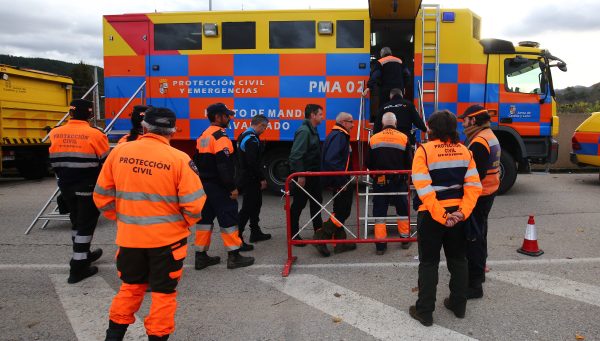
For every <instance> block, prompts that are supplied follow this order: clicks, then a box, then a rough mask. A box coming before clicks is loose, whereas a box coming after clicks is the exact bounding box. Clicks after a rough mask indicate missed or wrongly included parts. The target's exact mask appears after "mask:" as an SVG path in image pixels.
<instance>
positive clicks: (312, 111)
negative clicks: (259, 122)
mask: <svg viewBox="0 0 600 341" xmlns="http://www.w3.org/2000/svg"><path fill="white" fill-rule="evenodd" d="M304 117H305V120H304V122H302V125H301V126H300V127H299V128H298V130H296V133H295V134H294V143H293V145H292V150H291V152H290V157H289V161H290V170H291V172H292V173H296V172H318V171H320V170H321V139H320V138H319V132H318V131H317V126H318V125H319V124H321V121H323V108H322V107H321V106H320V105H318V104H308V105H307V106H306V108H305V109H304ZM296 181H297V182H298V184H299V185H300V186H302V187H303V188H304V189H305V190H306V191H307V192H308V193H310V195H311V196H312V197H313V198H315V199H316V200H318V201H319V203H321V202H322V201H323V198H322V193H321V182H320V179H319V177H315V176H308V177H303V176H301V177H298V178H297V180H296ZM292 195H293V196H294V201H293V202H292V206H291V208H290V215H291V217H290V218H291V221H292V237H293V236H295V235H296V234H297V233H298V230H299V219H300V214H301V213H302V210H303V209H304V207H306V202H307V201H308V200H309V198H308V196H307V195H306V193H305V192H304V191H303V190H302V189H300V188H298V187H297V186H293V187H292ZM319 209H320V207H319V204H318V203H316V202H315V201H314V200H310V216H311V217H312V216H314V215H315V214H317V212H319ZM322 225H323V220H322V219H321V214H320V213H319V214H317V216H316V217H315V218H314V219H313V228H314V230H315V231H316V230H318V229H320V228H321V227H322ZM294 239H296V240H301V239H302V238H301V237H300V235H298V236H296V237H295V238H294ZM296 246H305V245H296Z"/></svg>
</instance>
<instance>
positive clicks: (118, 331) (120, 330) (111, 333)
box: [104, 320, 129, 341]
mask: <svg viewBox="0 0 600 341" xmlns="http://www.w3.org/2000/svg"><path fill="white" fill-rule="evenodd" d="M127 327H129V325H128V324H120V323H116V322H113V321H110V320H109V321H108V329H107V330H106V338H105V339H104V341H123V338H124V337H125V332H126V331H127Z"/></svg>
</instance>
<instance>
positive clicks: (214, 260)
mask: <svg viewBox="0 0 600 341" xmlns="http://www.w3.org/2000/svg"><path fill="white" fill-rule="evenodd" d="M219 263H221V257H219V256H214V257H211V256H209V255H208V254H206V251H196V259H195V262H194V269H196V270H202V269H204V268H206V267H209V266H211V265H216V264H219Z"/></svg>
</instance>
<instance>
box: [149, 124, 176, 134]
mask: <svg viewBox="0 0 600 341" xmlns="http://www.w3.org/2000/svg"><path fill="white" fill-rule="evenodd" d="M142 127H144V128H145V129H146V131H147V132H149V133H152V134H156V135H160V136H171V135H173V134H175V132H176V131H177V128H165V127H159V126H155V125H153V124H150V123H148V122H146V121H142Z"/></svg>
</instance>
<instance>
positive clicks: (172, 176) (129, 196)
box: [94, 108, 206, 341]
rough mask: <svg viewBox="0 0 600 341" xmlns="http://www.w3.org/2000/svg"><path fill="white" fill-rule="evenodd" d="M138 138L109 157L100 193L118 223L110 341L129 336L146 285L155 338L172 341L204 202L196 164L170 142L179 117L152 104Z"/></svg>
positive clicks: (105, 209)
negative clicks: (116, 281)
mask: <svg viewBox="0 0 600 341" xmlns="http://www.w3.org/2000/svg"><path fill="white" fill-rule="evenodd" d="M142 126H143V127H144V131H145V134H144V135H143V136H142V138H141V139H140V140H137V141H132V142H128V143H122V144H120V145H118V146H117V147H115V149H114V150H113V152H112V153H111V154H110V155H109V157H108V159H107V160H106V163H105V165H104V167H103V168H102V172H101V173H100V177H99V178H98V183H97V185H96V188H95V190H94V202H95V203H96V205H97V206H98V208H99V209H100V211H102V213H103V214H104V215H105V216H106V217H107V218H108V219H111V220H116V221H117V239H116V243H117V245H118V246H119V249H118V251H117V257H116V258H117V271H118V274H119V277H120V278H121V280H122V281H123V284H122V285H121V288H120V290H119V293H117V295H116V296H115V298H114V300H113V303H112V305H111V307H110V312H109V318H110V321H109V328H108V330H107V331H106V340H110V341H115V340H123V337H124V335H125V331H126V330H127V327H128V326H129V325H130V324H131V323H133V322H134V321H135V317H134V314H135V312H136V311H137V310H138V309H139V308H140V305H141V304H142V301H143V299H144V293H145V292H146V289H147V288H148V286H150V288H151V289H152V304H151V306H150V313H149V315H148V316H147V317H146V319H145V321H144V325H145V326H146V332H147V333H148V339H149V340H167V339H168V338H169V335H170V334H171V333H172V332H173V331H174V330H175V310H176V307H177V301H176V296H177V292H176V290H175V289H176V287H177V283H178V281H179V279H180V278H181V274H182V270H183V261H184V259H185V256H186V254H187V237H188V236H189V235H190V230H189V228H190V226H192V225H194V224H195V223H196V221H197V220H198V219H200V212H201V210H202V207H203V206H204V202H205V201H206V195H205V194H204V189H203V188H202V183H201V182H200V179H199V178H198V172H197V169H196V166H195V164H194V163H193V162H192V160H191V159H190V158H189V156H187V154H185V153H183V152H181V151H179V150H177V149H175V148H173V147H171V146H170V145H169V140H170V139H171V136H172V135H173V134H174V133H175V114H174V113H173V112H172V111H171V110H169V109H166V108H151V109H150V110H148V111H147V112H146V114H145V116H144V121H143V122H142Z"/></svg>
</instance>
